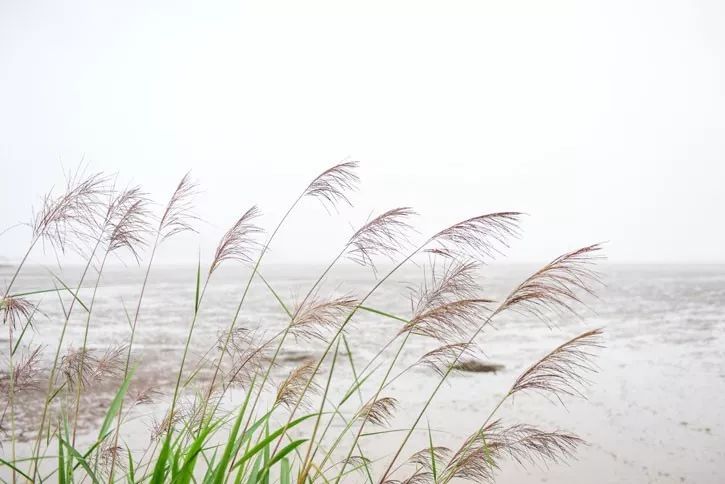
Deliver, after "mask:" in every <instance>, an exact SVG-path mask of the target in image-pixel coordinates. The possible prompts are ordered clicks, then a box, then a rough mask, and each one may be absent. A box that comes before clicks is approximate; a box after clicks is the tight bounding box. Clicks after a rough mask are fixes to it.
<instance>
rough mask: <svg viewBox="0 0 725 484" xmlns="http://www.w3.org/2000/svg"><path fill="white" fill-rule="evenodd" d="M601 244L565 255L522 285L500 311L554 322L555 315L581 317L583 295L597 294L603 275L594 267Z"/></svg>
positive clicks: (514, 291) (512, 293)
mask: <svg viewBox="0 0 725 484" xmlns="http://www.w3.org/2000/svg"><path fill="white" fill-rule="evenodd" d="M601 249H602V247H601V245H599V244H594V245H589V246H586V247H583V248H581V249H578V250H575V251H572V252H568V253H566V254H564V255H561V256H559V257H557V258H556V259H554V260H553V261H551V262H550V263H548V264H546V265H545V266H544V267H542V268H541V269H539V270H538V271H536V272H535V273H534V274H532V275H531V276H529V277H528V278H527V279H526V280H525V281H524V282H522V283H521V284H519V286H517V287H516V288H515V289H514V290H513V291H512V292H511V293H510V294H509V295H508V296H507V297H506V299H505V300H504V302H503V303H502V304H501V305H500V306H499V308H498V309H497V310H496V314H498V313H501V312H503V311H507V310H512V311H515V312H518V313H520V314H525V315H529V316H532V317H535V318H537V319H540V320H543V321H546V322H547V324H549V323H550V317H551V315H552V314H564V313H569V314H574V315H577V314H578V310H577V308H576V306H579V305H583V301H582V298H581V295H580V294H581V293H584V294H588V295H594V291H593V289H592V286H593V285H594V284H596V283H599V275H598V274H597V272H596V271H594V270H593V269H592V267H591V265H592V263H593V262H595V261H596V260H597V259H599V258H600V256H599V252H600V251H601Z"/></svg>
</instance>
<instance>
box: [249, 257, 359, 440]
mask: <svg viewBox="0 0 725 484" xmlns="http://www.w3.org/2000/svg"><path fill="white" fill-rule="evenodd" d="M345 250H346V249H343V250H342V251H340V253H339V254H338V255H337V256H336V257H335V258H334V259H333V261H332V262H331V263H330V264H329V265H328V266H327V267H326V268H325V270H324V271H322V274H320V276H319V277H318V278H317V280H316V281H315V282H314V284H313V285H312V287H311V288H310V289H309V290H308V291H307V294H306V295H305V297H304V299H303V300H302V303H300V304H299V306H298V309H297V310H296V311H295V312H294V313H292V314H291V315H290V323H289V324H288V325H287V327H286V328H285V329H284V330H283V331H282V333H281V338H280V340H279V343H278V344H277V348H276V349H275V352H274V354H273V355H272V359H271V360H270V362H269V365H267V370H266V371H265V373H264V378H262V384H261V385H260V390H259V392H257V395H256V396H255V398H254V403H253V404H252V408H251V411H250V414H249V417H248V418H247V423H246V424H245V428H244V430H245V431H246V430H247V428H248V426H249V423H250V422H251V420H250V419H251V418H252V415H254V410H255V409H256V407H257V403H259V399H260V397H261V394H262V389H263V388H264V385H265V383H266V382H267V380H268V379H269V375H270V373H271V372H272V368H273V367H274V364H275V362H276V361H277V357H278V356H279V354H280V352H281V351H282V345H283V344H284V342H285V340H286V338H287V335H288V334H289V332H290V330H291V329H292V324H293V322H294V319H295V317H296V316H297V314H298V312H299V310H300V309H301V308H302V306H303V305H304V303H305V302H307V300H308V299H309V298H310V296H311V295H312V294H313V292H314V290H315V289H316V288H317V286H319V285H320V283H321V282H322V280H323V279H324V278H325V276H326V275H327V274H328V272H329V271H330V270H332V268H333V266H334V265H335V264H336V263H337V261H338V260H340V258H341V257H342V256H343V254H344V253H345ZM278 334H279V333H278ZM276 337H277V336H275V337H274V338H276ZM271 340H272V341H273V339H271Z"/></svg>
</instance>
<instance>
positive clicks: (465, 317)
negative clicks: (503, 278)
mask: <svg viewBox="0 0 725 484" xmlns="http://www.w3.org/2000/svg"><path fill="white" fill-rule="evenodd" d="M492 302H493V301H492V300H490V299H460V300H457V301H453V302H449V303H443V304H441V305H439V306H435V307H433V308H431V309H428V310H426V311H424V312H422V313H420V314H416V315H414V316H413V317H412V318H411V319H410V321H409V322H407V323H406V324H404V325H403V328H402V329H401V330H400V333H401V334H402V333H406V332H410V333H412V334H415V335H418V336H427V337H429V338H434V339H437V340H439V341H441V342H443V343H450V342H451V341H456V340H460V339H461V338H464V337H466V335H467V334H468V333H469V332H470V331H471V330H472V329H474V328H476V327H477V326H478V325H480V323H481V321H482V320H484V319H485V314H486V311H487V310H488V305H489V304H490V303H492Z"/></svg>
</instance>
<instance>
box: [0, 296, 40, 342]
mask: <svg viewBox="0 0 725 484" xmlns="http://www.w3.org/2000/svg"><path fill="white" fill-rule="evenodd" d="M34 311H35V305H34V304H33V303H31V302H30V301H28V300H27V299H25V298H23V297H11V296H7V297H4V298H3V299H0V313H1V314H2V320H3V322H4V323H5V324H9V325H10V331H11V334H12V330H13V329H15V326H16V325H17V324H18V323H22V322H23V321H29V320H30V318H31V317H32V316H33V312H34Z"/></svg>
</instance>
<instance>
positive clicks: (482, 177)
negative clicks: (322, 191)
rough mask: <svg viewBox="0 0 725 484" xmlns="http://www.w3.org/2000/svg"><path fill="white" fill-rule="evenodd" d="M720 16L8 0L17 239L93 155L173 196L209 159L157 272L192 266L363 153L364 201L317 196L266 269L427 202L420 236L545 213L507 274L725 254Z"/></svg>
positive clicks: (9, 248)
mask: <svg viewBox="0 0 725 484" xmlns="http://www.w3.org/2000/svg"><path fill="white" fill-rule="evenodd" d="M724 23H725V3H723V2H721V1H699V2H690V1H685V0H682V1H657V2H655V1H637V2H631V1H590V2H574V1H547V2H538V1H528V2H524V1H511V2H483V1H470V2H466V1H456V2H432V1H430V2H421V1H410V2H405V1H400V2H389V1H385V2H383V1H380V2H377V1H368V2H357V3H353V2H337V1H329V2H320V1H313V2H276V1H265V2H244V1H219V2H181V1H173V2H172V1H168V2H166V1H158V2H148V1H130V2H121V3H106V2H94V1H87V2H83V1H70V2H50V1H45V2H41V1H12V0H3V1H2V2H0V66H2V75H0V166H1V173H2V174H1V175H0V180H1V181H0V231H2V230H5V229H6V228H7V227H10V226H12V225H13V224H15V223H17V222H27V221H29V219H30V216H31V213H32V209H33V207H36V208H37V207H38V206H39V204H40V197H41V196H42V195H43V194H44V193H45V192H46V191H47V190H48V189H49V188H50V187H52V186H54V185H55V186H57V187H58V186H60V185H61V184H62V182H63V171H64V169H65V170H68V169H74V168H76V167H77V166H79V164H81V160H83V165H84V166H87V167H88V170H89V171H95V170H104V171H108V172H111V173H116V172H117V173H119V184H121V185H125V184H129V183H131V184H136V183H138V184H141V185H143V187H144V188H145V189H146V190H147V191H148V192H149V193H150V194H151V196H152V197H153V198H154V199H155V200H156V201H158V202H159V203H160V204H163V203H165V201H166V199H167V197H168V196H169V195H170V193H171V192H172V190H173V189H174V187H175V185H176V183H177V182H178V180H179V179H180V178H181V176H182V175H183V174H184V173H185V172H186V171H187V170H192V173H193V176H194V177H195V178H196V179H197V180H198V181H199V182H200V184H201V188H202V193H201V194H200V196H199V198H198V211H197V212H198V214H199V215H200V216H201V217H202V218H203V219H204V221H205V222H204V223H203V224H201V225H200V227H199V230H200V235H198V236H197V235H192V236H188V237H185V238H180V239H179V240H178V241H171V243H169V244H168V245H166V246H165V247H164V249H163V250H162V253H161V255H160V261H163V262H186V261H194V260H196V258H197V255H198V253H199V250H201V252H202V254H207V253H209V252H211V251H212V250H213V248H214V246H215V245H216V242H217V239H218V237H219V236H220V235H221V234H222V233H223V232H224V231H225V230H226V229H227V228H228V226H230V225H231V224H232V223H233V221H234V220H235V218H236V217H238V216H239V215H240V214H241V213H242V212H243V211H244V210H246V209H247V208H248V207H249V206H250V205H252V204H257V205H259V207H260V209H261V210H262V212H263V213H264V215H265V217H264V219H263V220H262V221H261V223H262V224H263V225H264V226H266V227H267V228H271V227H272V226H273V225H274V224H275V223H276V222H277V220H278V219H279V217H280V216H281V215H282V213H283V212H284V211H285V210H286V208H287V207H288V205H289V204H290V203H291V202H292V200H293V199H294V198H295V197H296V196H297V194H298V193H299V192H300V191H301V190H303V189H304V188H305V186H306V185H307V183H308V182H309V181H310V180H311V179H312V178H313V177H314V176H316V175H317V174H318V173H319V172H320V171H321V170H323V169H325V168H326V167H328V166H329V165H332V164H334V163H337V162H340V161H344V160H359V161H360V162H361V169H360V172H359V173H360V175H361V178H362V185H361V190H360V191H359V192H358V193H357V194H355V195H354V196H353V201H354V202H355V208H354V209H342V210H341V211H340V212H339V213H333V214H327V213H326V212H325V211H324V210H323V209H321V208H320V207H319V205H317V204H315V203H312V202H310V201H307V202H305V203H304V204H303V205H302V206H301V207H300V210H299V211H297V212H296V213H295V215H294V216H293V217H292V218H291V219H290V220H289V223H288V224H287V225H286V226H285V228H284V230H283V233H282V234H281V236H280V237H278V239H276V240H275V243H274V245H273V249H272V252H271V253H270V257H269V260H270V261H275V262H288V261H294V262H318V261H324V260H327V259H328V258H329V257H331V255H332V254H333V253H334V252H335V251H336V250H337V249H338V248H339V247H340V244H341V243H343V241H344V240H345V239H346V237H347V236H349V235H350V233H351V232H352V230H353V227H356V226H359V225H360V224H361V223H363V222H364V221H365V220H366V219H367V218H368V217H369V216H370V215H371V214H372V213H377V212H380V211H383V210H386V209H388V208H392V207H395V206H401V205H403V206H408V205H409V206H412V207H414V208H415V209H416V210H417V211H418V212H419V213H420V214H421V216H420V217H419V219H418V221H417V227H418V229H419V231H420V234H421V236H424V235H426V234H429V233H431V232H433V231H435V230H437V229H439V228H440V227H442V226H444V225H447V224H450V223H452V222H455V221H457V220H459V219H462V218H465V217H469V216H473V215H477V214H480V213H485V212H491V211H499V210H518V211H523V212H526V213H527V214H529V215H528V216H527V217H526V219H525V221H524V224H523V236H522V239H521V240H520V241H517V242H515V244H514V247H513V248H512V250H511V251H510V254H511V257H510V258H509V259H508V260H510V261H516V262H542V261H545V260H549V259H551V258H552V257H554V256H556V255H558V254H560V253H562V252H564V251H566V250H570V249H573V248H576V247H579V246H581V245H584V244H589V243H593V242H600V241H609V244H608V245H607V248H606V252H607V255H608V258H609V260H610V261H611V262H625V263H626V262H696V263H706V262H725V253H724V252H723V247H725V225H724V224H723V223H722V222H723V215H722V209H723V207H725V190H723V189H722V183H723V179H725V168H723V161H724V160H725V156H724V155H725V137H723V133H724V132H725V93H724V90H723V86H724V85H725V84H724V81H725V79H723V72H724V68H725V63H724V60H725V34H724V33H723V29H722V26H723V24H724ZM28 239H29V231H28V229H27V228H25V227H20V228H16V229H13V230H10V231H9V232H7V233H6V234H4V235H3V236H2V238H0V257H2V259H3V260H4V261H14V260H16V259H18V258H19V257H20V256H21V255H22V253H23V252H24V250H25V249H26V247H27V241H28ZM53 258H54V257H53V255H52V254H51V253H46V255H45V256H43V255H42V254H41V253H40V252H36V253H35V254H34V256H33V261H34V262H41V261H52V260H53Z"/></svg>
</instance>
